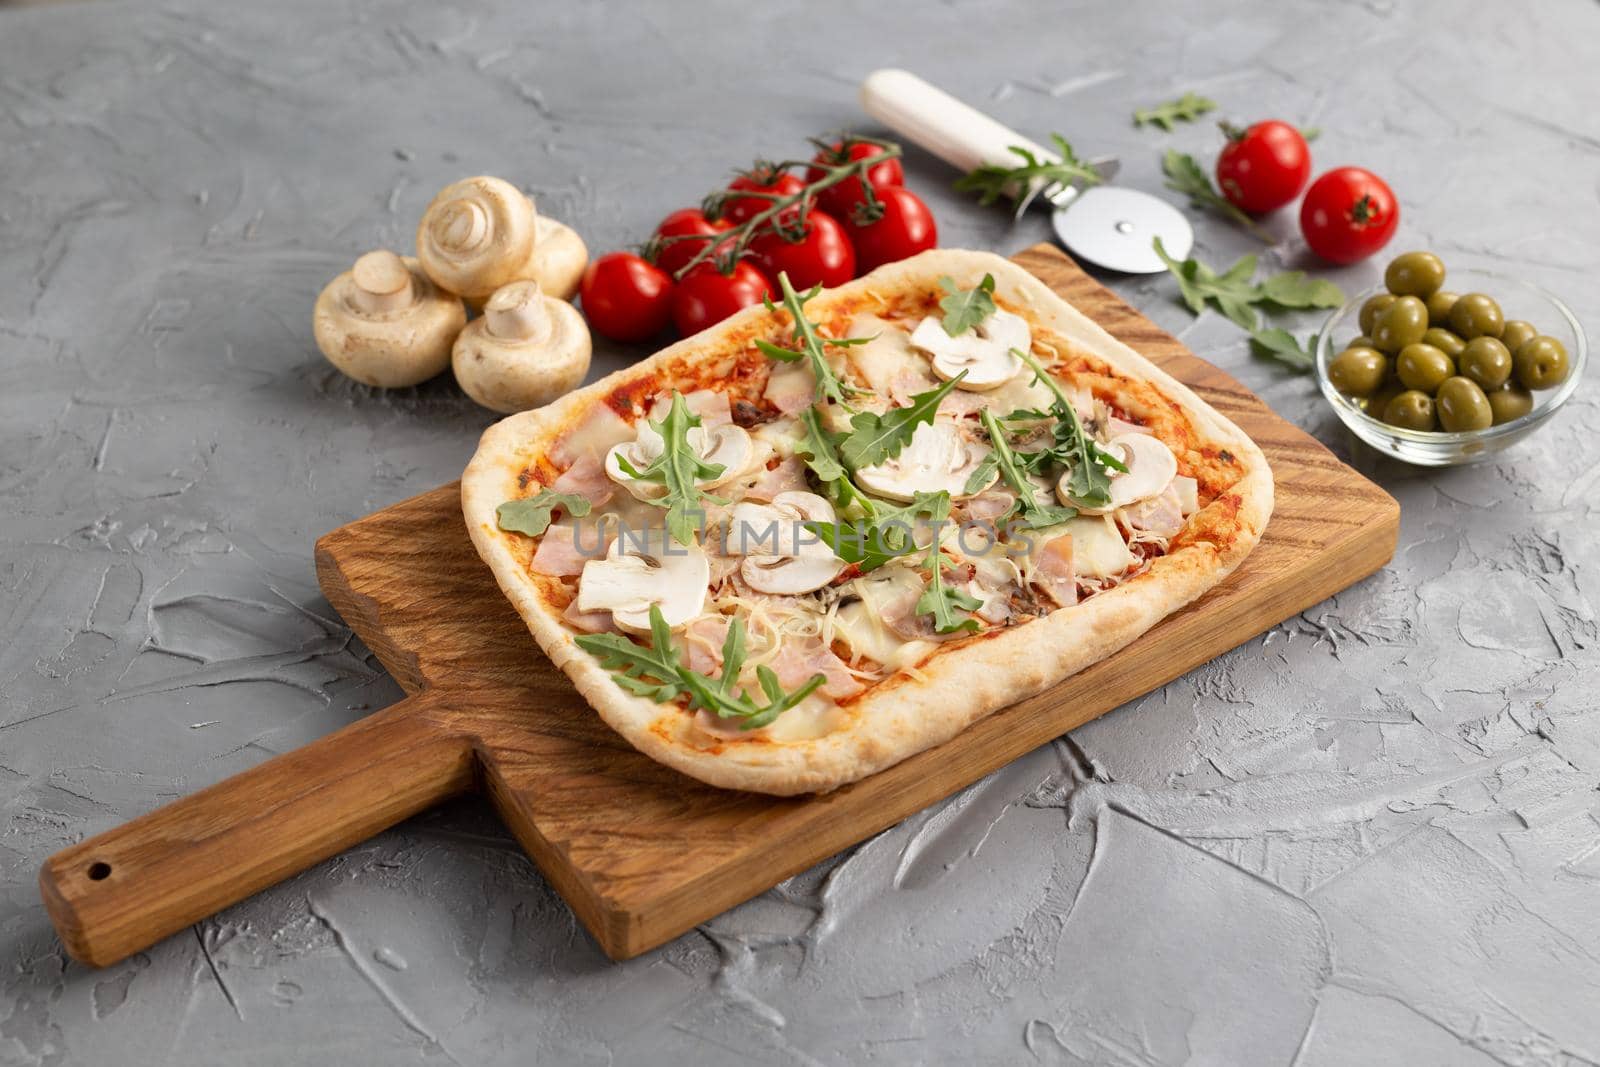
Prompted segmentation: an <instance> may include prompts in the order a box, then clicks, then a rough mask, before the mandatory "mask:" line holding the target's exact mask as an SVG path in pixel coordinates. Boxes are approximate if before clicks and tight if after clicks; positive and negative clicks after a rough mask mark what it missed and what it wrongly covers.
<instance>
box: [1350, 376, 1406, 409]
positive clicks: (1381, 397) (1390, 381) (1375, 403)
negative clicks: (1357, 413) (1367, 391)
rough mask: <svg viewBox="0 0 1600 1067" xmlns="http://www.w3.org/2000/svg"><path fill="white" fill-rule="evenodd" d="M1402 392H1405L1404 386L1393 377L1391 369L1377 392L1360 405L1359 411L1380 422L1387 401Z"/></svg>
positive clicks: (1387, 404)
mask: <svg viewBox="0 0 1600 1067" xmlns="http://www.w3.org/2000/svg"><path fill="white" fill-rule="evenodd" d="M1403 392H1405V386H1403V385H1401V384H1400V379H1398V378H1396V377H1395V376H1394V373H1393V370H1392V369H1391V370H1390V372H1389V374H1388V376H1387V377H1385V378H1384V380H1383V384H1382V385H1380V386H1378V390H1377V392H1375V393H1373V394H1372V395H1371V396H1369V397H1367V399H1366V402H1365V403H1364V404H1362V405H1361V410H1363V411H1365V412H1366V413H1367V414H1368V415H1371V416H1372V417H1373V418H1375V419H1380V420H1381V419H1382V418H1383V411H1384V409H1385V408H1387V407H1388V406H1389V401H1391V400H1393V399H1394V398H1395V397H1397V396H1399V395H1400V394H1401V393H1403Z"/></svg>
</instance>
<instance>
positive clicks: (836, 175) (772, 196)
mask: <svg viewBox="0 0 1600 1067" xmlns="http://www.w3.org/2000/svg"><path fill="white" fill-rule="evenodd" d="M849 140H850V141H853V142H855V143H857V144H870V145H873V146H875V147H876V148H877V149H878V151H877V152H876V153H874V154H872V155H870V156H863V157H861V158H860V159H854V160H851V161H849V162H847V163H840V164H826V163H818V162H816V161H812V160H793V159H791V160H784V161H783V162H781V163H774V164H763V167H764V168H770V170H771V172H772V174H773V175H774V176H776V175H779V174H783V173H786V172H788V171H790V170H794V169H796V168H799V167H815V168H818V169H820V170H821V171H822V176H821V177H819V178H817V179H816V180H815V181H812V182H807V183H806V184H805V185H804V186H803V187H801V189H800V190H799V191H798V192H795V193H792V194H790V195H788V196H784V195H782V194H780V193H765V192H759V191H756V190H744V189H733V190H719V191H718V192H716V193H713V194H711V196H709V197H707V198H706V206H707V207H708V208H710V209H711V210H709V211H707V212H706V214H707V215H713V214H715V213H716V211H717V210H718V209H719V208H720V207H721V205H722V203H723V202H724V201H726V200H729V199H731V198H734V197H738V198H741V199H744V198H748V199H759V200H767V201H770V204H769V206H768V207H766V208H764V209H763V210H761V211H759V212H757V213H756V214H754V215H752V216H750V217H749V218H748V219H745V220H744V221H743V222H741V223H739V224H738V225H737V226H734V227H732V228H730V229H727V230H724V231H722V232H721V233H717V234H714V235H709V236H707V235H703V234H682V235H678V236H671V237H663V238H661V243H662V244H663V245H665V244H672V243H674V242H676V241H687V240H693V241H704V242H705V247H704V248H702V249H700V250H699V251H698V252H696V253H695V254H694V255H693V256H692V257H690V259H689V261H688V262H687V263H685V264H684V265H683V266H682V267H680V268H678V270H676V271H674V272H673V274H672V277H673V279H674V280H675V281H681V280H682V279H683V278H685V277H686V276H687V275H688V274H689V272H690V271H692V270H694V269H695V268H696V267H698V266H699V265H700V264H702V263H704V262H706V261H707V260H709V259H712V258H713V257H715V259H716V261H717V263H716V266H717V269H718V270H719V271H721V272H722V273H723V274H727V273H729V272H731V271H732V270H733V265H734V264H735V263H736V262H738V260H739V257H740V256H742V255H744V253H745V250H746V249H748V248H749V247H750V242H751V241H752V240H753V239H754V238H755V236H756V235H757V234H758V233H760V232H761V231H762V230H763V229H764V228H767V229H772V230H773V231H775V232H777V233H779V234H780V235H785V231H788V232H790V233H803V232H804V227H805V220H806V216H807V215H808V214H809V213H810V211H811V206H812V204H814V203H815V202H816V197H817V194H818V193H820V192H822V191H823V190H824V189H831V188H832V187H833V186H835V185H838V184H839V183H840V182H843V181H848V180H849V179H850V178H853V177H860V178H861V188H862V192H863V196H864V198H865V199H864V202H863V204H862V205H861V206H862V207H868V208H869V213H871V208H872V207H876V208H877V210H878V211H880V212H881V210H882V208H881V205H879V203H878V200H877V197H876V195H875V194H874V192H873V189H872V183H871V182H869V181H867V172H868V171H870V170H871V169H872V168H873V167H875V166H877V165H878V164H880V163H884V162H887V161H888V160H891V159H898V158H899V157H900V155H901V151H900V146H899V145H897V144H895V143H894V142H893V141H885V140H882V139H881V138H877V137H862V136H858V135H851V136H850V137H849ZM796 204H798V205H799V211H798V212H797V214H796V217H795V219H794V220H793V222H792V223H791V222H789V221H787V220H784V219H783V218H782V216H783V214H784V212H786V211H788V210H789V209H790V208H791V207H794V206H795V205H796ZM869 205H870V206H869ZM869 221H870V220H869Z"/></svg>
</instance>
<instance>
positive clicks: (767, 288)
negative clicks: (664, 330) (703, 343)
mask: <svg viewBox="0 0 1600 1067" xmlns="http://www.w3.org/2000/svg"><path fill="white" fill-rule="evenodd" d="M773 292H774V290H773V288H772V283H771V282H769V281H767V276H766V275H765V274H762V273H761V272H760V271H759V270H757V269H756V268H755V267H753V266H751V265H750V264H749V263H747V262H745V261H744V260H742V259H741V260H740V261H739V262H737V263H735V264H734V265H733V273H731V274H722V273H720V272H719V271H718V270H717V268H716V267H715V266H713V265H711V264H710V263H704V264H701V265H700V266H698V267H696V268H695V269H694V270H692V271H690V272H689V273H688V274H686V275H685V276H684V278H683V280H682V281H681V282H679V283H678V288H677V289H676V290H675V291H674V292H673V294H672V321H673V322H675V323H676V324H677V326H678V332H679V333H680V334H682V335H683V336H685V337H688V336H689V335H690V334H696V333H699V332H700V331H701V330H703V329H705V328H706V327H707V326H714V325H716V324H717V323H719V322H721V321H722V320H723V319H725V318H727V317H728V316H729V315H732V314H733V313H734V312H736V311H738V310H740V309H741V308H747V307H749V306H750V305H751V304H759V303H761V298H762V297H764V296H766V297H770V296H772V295H773Z"/></svg>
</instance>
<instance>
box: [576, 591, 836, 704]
mask: <svg viewBox="0 0 1600 1067" xmlns="http://www.w3.org/2000/svg"><path fill="white" fill-rule="evenodd" d="M573 640H574V641H575V642H576V644H577V646H578V647H579V648H581V649H583V650H584V651H585V652H587V653H589V654H590V655H592V656H594V657H595V658H596V659H598V660H599V661H600V665H601V666H602V667H604V668H606V669H607V670H609V671H611V672H612V673H613V676H614V678H615V679H616V683H617V684H618V685H620V686H622V688H624V689H626V690H627V691H628V692H630V693H634V694H637V695H638V696H642V697H648V698H649V699H651V700H654V701H655V702H656V703H658V704H665V703H668V702H670V701H674V700H677V699H678V698H679V697H687V698H688V699H689V707H690V709H703V710H705V711H709V712H711V713H712V714H714V715H716V716H717V718H719V719H737V720H739V725H740V728H741V729H745V730H756V729H759V728H760V727H763V726H766V725H768V724H769V723H771V722H773V721H774V720H775V719H777V717H778V716H779V715H782V714H783V713H784V712H786V711H788V710H789V709H790V708H792V707H794V706H795V705H797V704H799V703H800V702H801V701H802V700H804V699H805V698H806V697H808V696H810V695H811V694H812V693H814V692H816V690H817V689H818V687H820V686H822V685H823V684H825V683H826V682H827V680H828V679H827V678H826V677H825V676H824V675H822V674H814V675H812V676H811V678H810V680H808V681H807V682H806V683H805V684H804V685H802V686H801V687H800V688H799V689H796V690H794V691H793V692H789V693H786V692H784V691H783V685H782V683H780V682H779V681H778V676H777V675H776V674H775V673H773V671H772V668H770V667H768V666H766V665H765V664H763V665H761V666H759V667H757V668H756V681H757V682H758V683H759V685H760V686H761V693H762V695H763V696H765V697H766V703H764V704H763V703H760V702H759V701H757V700H756V699H755V698H753V697H752V696H751V695H750V692H749V690H748V689H746V690H743V691H736V690H737V687H738V683H739V672H740V671H741V670H742V669H743V668H744V661H745V658H746V652H745V635H744V622H743V621H742V620H740V619H734V620H732V621H731V622H730V623H729V624H728V636H727V638H726V640H724V641H723V643H722V674H721V675H720V676H718V677H716V678H711V677H708V676H706V675H704V674H699V673H697V672H695V671H692V670H690V669H689V668H688V667H687V666H685V665H684V662H683V660H682V659H681V658H680V657H679V655H678V652H677V650H676V649H674V648H673V647H672V629H671V627H669V626H668V625H667V620H666V619H665V618H663V617H662V615H661V608H660V606H659V605H656V604H652V605H650V647H649V648H646V647H644V646H643V645H639V644H635V643H634V642H633V641H630V640H629V639H628V638H626V637H624V636H622V635H621V634H580V635H579V636H577V637H576V638H574V639H573Z"/></svg>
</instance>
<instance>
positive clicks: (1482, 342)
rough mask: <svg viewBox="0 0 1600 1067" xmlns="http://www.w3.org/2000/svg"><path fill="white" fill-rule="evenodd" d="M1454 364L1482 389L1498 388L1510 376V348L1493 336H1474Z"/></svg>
mask: <svg viewBox="0 0 1600 1067" xmlns="http://www.w3.org/2000/svg"><path fill="white" fill-rule="evenodd" d="M1456 366H1458V367H1460V368H1461V373H1462V375H1463V376H1465V377H1467V378H1471V379H1472V380H1473V381H1475V382H1477V383H1478V384H1479V385H1481V386H1483V388H1484V389H1498V388H1500V387H1501V386H1502V385H1504V384H1506V379H1507V378H1509V377H1511V350H1510V349H1509V348H1507V347H1506V346H1505V342H1503V341H1500V340H1498V339H1496V338H1493V337H1474V338H1473V339H1472V340H1470V341H1468V342H1467V347H1465V348H1463V349H1462V350H1461V355H1460V357H1459V358H1458V359H1457V360H1456Z"/></svg>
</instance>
